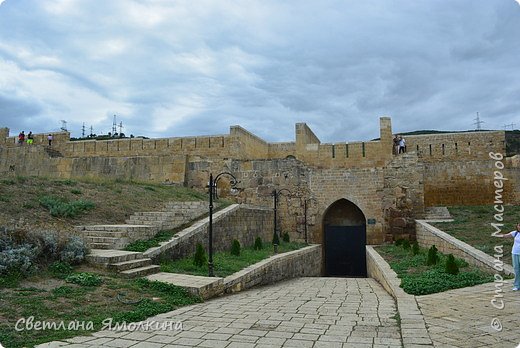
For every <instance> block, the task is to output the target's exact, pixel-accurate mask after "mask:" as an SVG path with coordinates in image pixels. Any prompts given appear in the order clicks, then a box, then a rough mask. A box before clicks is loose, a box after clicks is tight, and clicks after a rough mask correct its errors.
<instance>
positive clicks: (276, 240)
mask: <svg viewBox="0 0 520 348" xmlns="http://www.w3.org/2000/svg"><path fill="white" fill-rule="evenodd" d="M273 244H276V245H280V237H278V233H276V232H275V233H273Z"/></svg>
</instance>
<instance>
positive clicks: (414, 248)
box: [412, 242, 421, 255]
mask: <svg viewBox="0 0 520 348" xmlns="http://www.w3.org/2000/svg"><path fill="white" fill-rule="evenodd" d="M420 252H421V249H420V248H419V243H417V242H413V244H412V254H413V255H418V254H419V253H420Z"/></svg>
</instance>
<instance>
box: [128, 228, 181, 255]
mask: <svg viewBox="0 0 520 348" xmlns="http://www.w3.org/2000/svg"><path fill="white" fill-rule="evenodd" d="M186 227H187V225H183V226H181V227H179V228H175V229H171V230H162V231H159V232H157V234H156V235H155V236H154V237H153V238H151V239H148V240H137V241H135V242H132V243H130V244H128V245H127V246H126V247H125V250H126V251H138V252H141V253H142V252H144V251H146V250H148V249H150V248H153V247H158V246H159V243H161V242H167V241H169V240H170V239H172V238H173V236H175V235H176V234H177V233H178V232H179V231H181V230H182V229H184V228H186Z"/></svg>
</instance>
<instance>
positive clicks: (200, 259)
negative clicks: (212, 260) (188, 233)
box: [193, 243, 208, 267]
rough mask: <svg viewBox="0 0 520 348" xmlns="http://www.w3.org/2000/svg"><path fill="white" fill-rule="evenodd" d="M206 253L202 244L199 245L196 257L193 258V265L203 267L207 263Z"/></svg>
mask: <svg viewBox="0 0 520 348" xmlns="http://www.w3.org/2000/svg"><path fill="white" fill-rule="evenodd" d="M207 260H208V259H207V258H206V251H205V250H204V247H203V246H202V244H200V243H197V247H196V249H195V255H194V256H193V264H194V265H195V266H197V267H202V266H204V265H205V264H206V262H207Z"/></svg>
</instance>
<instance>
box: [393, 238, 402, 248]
mask: <svg viewBox="0 0 520 348" xmlns="http://www.w3.org/2000/svg"><path fill="white" fill-rule="evenodd" d="M403 241H404V239H402V238H399V239H397V240H396V241H395V246H400V245H401V244H403Z"/></svg>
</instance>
